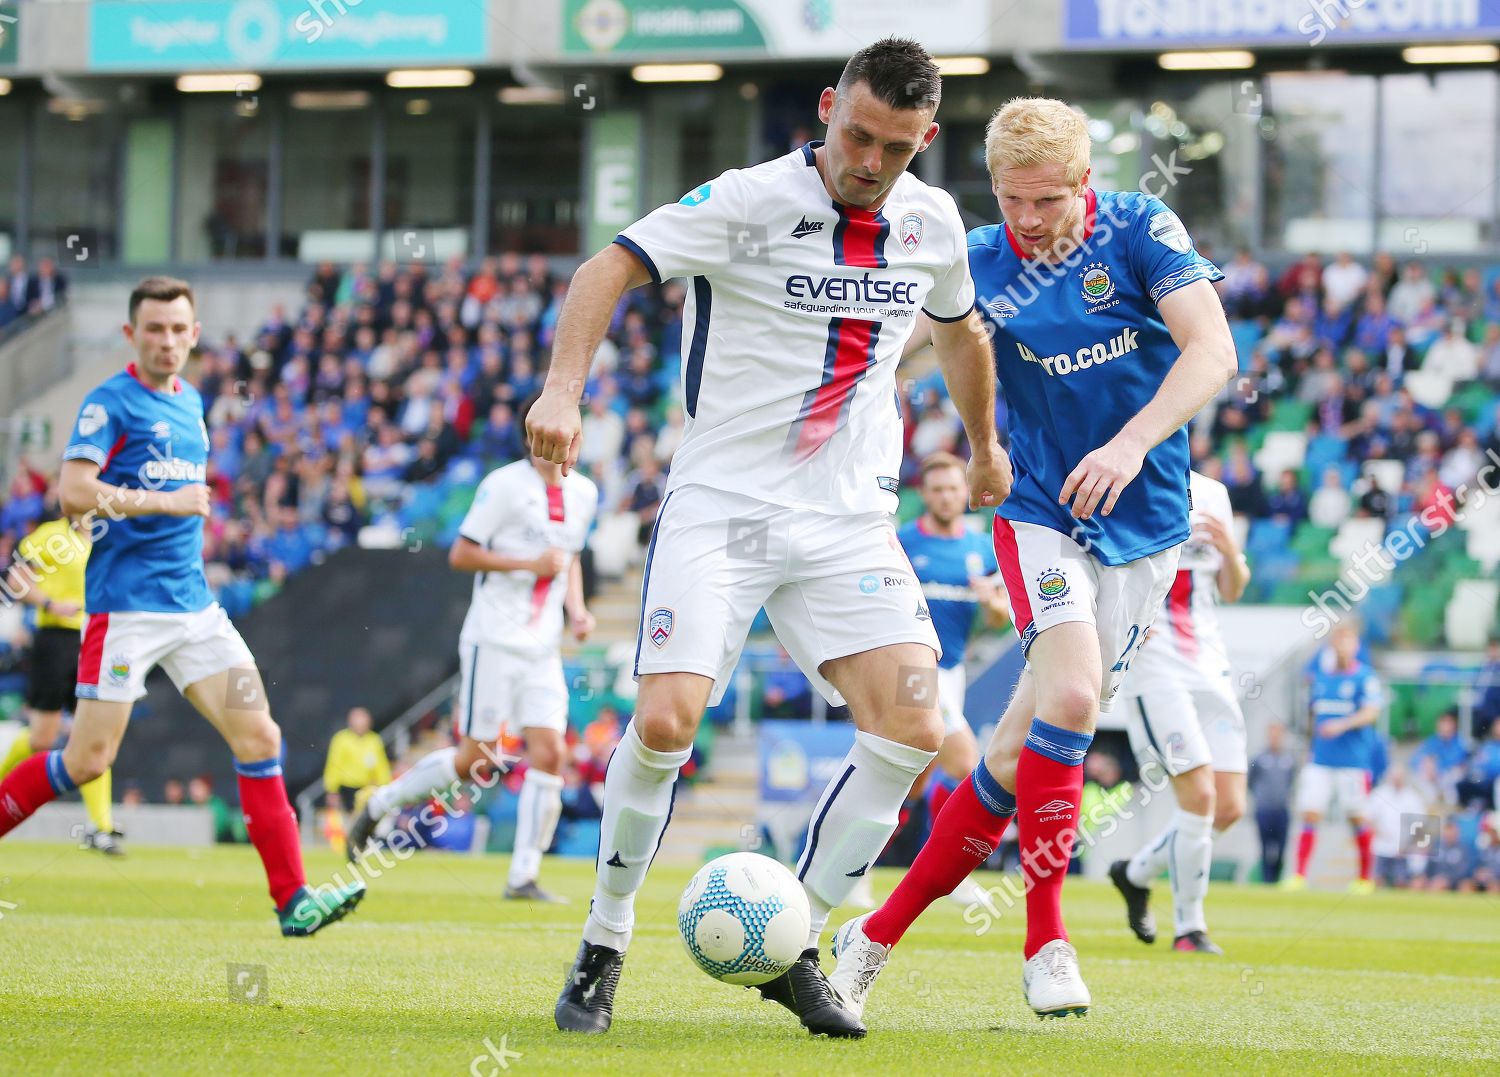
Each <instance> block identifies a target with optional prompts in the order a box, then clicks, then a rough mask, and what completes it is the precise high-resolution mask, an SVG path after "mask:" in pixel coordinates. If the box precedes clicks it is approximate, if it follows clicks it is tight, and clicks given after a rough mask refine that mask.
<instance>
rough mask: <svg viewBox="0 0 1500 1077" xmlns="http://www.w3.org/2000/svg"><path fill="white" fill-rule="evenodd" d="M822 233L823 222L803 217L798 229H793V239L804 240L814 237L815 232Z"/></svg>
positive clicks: (798, 223)
mask: <svg viewBox="0 0 1500 1077" xmlns="http://www.w3.org/2000/svg"><path fill="white" fill-rule="evenodd" d="M821 231H823V222H822V221H810V220H808V219H807V218H806V217H803V218H802V219H801V220H800V221H798V222H797V227H796V228H793V229H792V238H793V239H802V238H803V237H805V236H810V235H812V234H813V233H814V232H821Z"/></svg>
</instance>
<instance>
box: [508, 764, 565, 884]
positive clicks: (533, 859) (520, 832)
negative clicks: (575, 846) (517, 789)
mask: <svg viewBox="0 0 1500 1077" xmlns="http://www.w3.org/2000/svg"><path fill="white" fill-rule="evenodd" d="M562 789H563V780H562V777H561V776H560V775H557V774H548V773H547V772H546V771H541V770H537V769H536V767H527V768H526V777H525V778H523V779H522V780H521V804H520V806H519V807H518V808H517V809H516V844H515V849H514V850H513V851H512V853H511V856H510V879H509V882H510V885H511V886H524V885H525V884H526V883H529V882H535V881H536V877H537V874H538V873H539V872H540V871H541V870H542V854H543V853H545V852H546V851H547V850H548V849H549V848H550V847H551V845H552V836H553V835H554V834H556V833H557V819H558V816H560V815H561V814H562Z"/></svg>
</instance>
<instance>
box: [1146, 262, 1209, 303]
mask: <svg viewBox="0 0 1500 1077" xmlns="http://www.w3.org/2000/svg"><path fill="white" fill-rule="evenodd" d="M1223 279H1224V274H1223V273H1220V272H1219V270H1218V269H1217V268H1216V267H1214V266H1213V265H1211V264H1209V263H1208V262H1195V263H1194V264H1192V265H1190V266H1184V267H1183V268H1182V269H1179V270H1176V271H1175V272H1172V273H1168V274H1167V275H1166V276H1165V277H1163V278H1162V279H1161V280H1159V281H1157V282H1156V283H1155V284H1153V285H1152V286H1151V299H1152V302H1155V303H1160V302H1161V301H1162V299H1163V297H1165V296H1167V295H1170V294H1171V293H1172V292H1175V291H1176V290H1177V289H1178V288H1181V287H1182V286H1183V285H1186V284H1192V283H1193V281H1195V280H1223Z"/></svg>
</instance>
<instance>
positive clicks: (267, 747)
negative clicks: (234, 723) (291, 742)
mask: <svg viewBox="0 0 1500 1077" xmlns="http://www.w3.org/2000/svg"><path fill="white" fill-rule="evenodd" d="M229 747H230V750H231V751H233V752H234V757H235V758H236V759H238V760H239V761H240V762H242V763H259V762H260V761H261V760H264V759H276V758H278V757H279V756H280V755H281V730H280V728H278V727H277V725H276V723H275V722H273V721H271V720H270V719H269V718H267V719H266V720H265V721H264V722H260V723H257V724H256V725H254V726H252V727H251V728H249V729H245V730H241V731H239V732H238V733H236V734H235V737H234V739H233V741H232V743H231V744H230V745H229Z"/></svg>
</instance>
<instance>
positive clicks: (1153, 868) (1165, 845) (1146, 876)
mask: <svg viewBox="0 0 1500 1077" xmlns="http://www.w3.org/2000/svg"><path fill="white" fill-rule="evenodd" d="M1176 830H1177V815H1176V814H1175V813H1173V815H1172V818H1171V820H1170V821H1169V822H1168V823H1167V825H1166V826H1164V827H1163V828H1162V830H1161V833H1159V834H1157V835H1156V836H1155V837H1153V838H1152V839H1151V840H1150V841H1148V842H1147V843H1146V844H1145V845H1142V846H1141V847H1140V848H1139V849H1137V850H1136V851H1135V855H1134V856H1132V857H1131V858H1130V862H1129V863H1128V864H1126V865H1125V877H1126V878H1127V879H1129V880H1130V881H1131V882H1133V883H1135V885H1136V886H1144V887H1148V888H1149V887H1150V886H1151V883H1152V881H1153V880H1155V879H1156V878H1158V877H1159V876H1160V875H1161V873H1162V872H1164V871H1166V870H1167V857H1169V856H1171V855H1172V844H1171V843H1172V835H1173V833H1175V832H1176Z"/></svg>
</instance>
